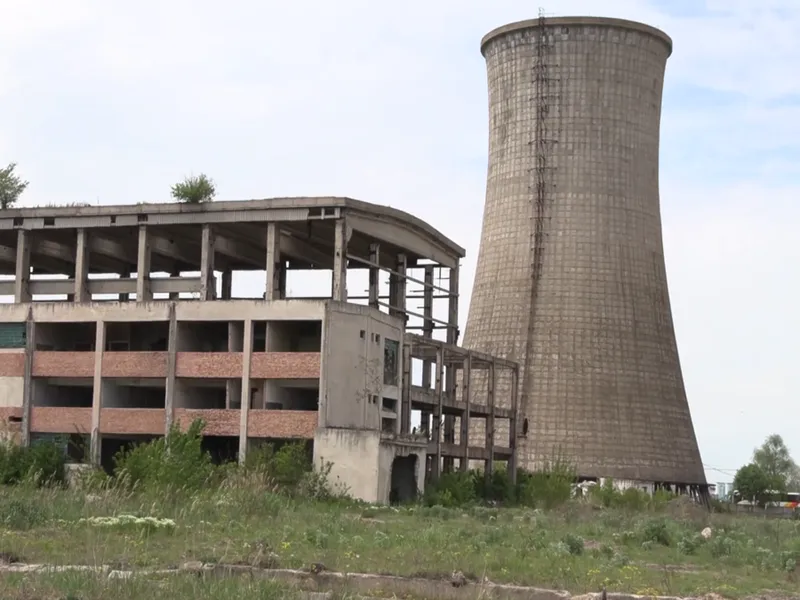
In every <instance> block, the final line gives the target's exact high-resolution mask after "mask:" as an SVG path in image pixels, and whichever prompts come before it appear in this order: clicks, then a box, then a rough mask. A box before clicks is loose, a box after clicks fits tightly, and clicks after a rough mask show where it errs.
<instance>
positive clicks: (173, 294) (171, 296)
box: [169, 269, 181, 300]
mask: <svg viewBox="0 0 800 600" xmlns="http://www.w3.org/2000/svg"><path fill="white" fill-rule="evenodd" d="M169 276H170V279H172V278H175V279H177V278H179V277H180V276H181V272H180V271H178V270H174V269H173V270H172V271H171V272H170V274H169ZM180 297H181V295H180V293H178V292H170V293H169V299H170V300H180Z"/></svg>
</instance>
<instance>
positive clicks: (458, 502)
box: [425, 471, 477, 507]
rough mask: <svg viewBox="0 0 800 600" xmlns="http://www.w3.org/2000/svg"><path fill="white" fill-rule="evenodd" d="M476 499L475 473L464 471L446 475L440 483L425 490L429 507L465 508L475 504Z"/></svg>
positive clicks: (442, 476)
mask: <svg viewBox="0 0 800 600" xmlns="http://www.w3.org/2000/svg"><path fill="white" fill-rule="evenodd" d="M476 499H477V493H476V490H475V474H474V473H465V472H463V471H453V472H451V473H444V474H442V475H441V476H440V477H439V481H437V482H436V483H434V484H432V485H430V486H426V488H425V504H426V505H427V506H437V505H438V506H445V507H455V506H464V505H467V504H471V503H473V502H475V500H476Z"/></svg>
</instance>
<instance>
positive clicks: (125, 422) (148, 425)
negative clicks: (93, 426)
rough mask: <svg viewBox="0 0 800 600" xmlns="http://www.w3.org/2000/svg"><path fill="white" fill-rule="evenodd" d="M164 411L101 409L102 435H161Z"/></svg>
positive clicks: (155, 409) (164, 418)
mask: <svg viewBox="0 0 800 600" xmlns="http://www.w3.org/2000/svg"><path fill="white" fill-rule="evenodd" d="M165 420H166V411H165V410H164V409H163V408H103V409H102V410H101V411H100V431H101V432H102V433H127V434H132V435H147V434H152V435H163V434H164V427H165V422H166V421H165Z"/></svg>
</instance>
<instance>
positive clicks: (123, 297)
mask: <svg viewBox="0 0 800 600" xmlns="http://www.w3.org/2000/svg"><path fill="white" fill-rule="evenodd" d="M117 275H119V278H120V279H128V278H129V277H130V276H131V274H130V273H128V272H126V271H122V272H121V273H117ZM130 299H131V295H130V294H128V293H127V292H122V293H121V294H119V301H120V302H129V301H130Z"/></svg>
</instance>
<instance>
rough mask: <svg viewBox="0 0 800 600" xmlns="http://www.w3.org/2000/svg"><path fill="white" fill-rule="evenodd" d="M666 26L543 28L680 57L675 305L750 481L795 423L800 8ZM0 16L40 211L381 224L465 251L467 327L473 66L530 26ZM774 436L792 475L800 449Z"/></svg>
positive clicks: (359, 4) (331, 17)
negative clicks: (222, 211) (165, 202)
mask: <svg viewBox="0 0 800 600" xmlns="http://www.w3.org/2000/svg"><path fill="white" fill-rule="evenodd" d="M671 5H672V2H671V1H670V2H662V4H661V5H660V6H659V5H656V4H654V3H648V2H646V1H645V0H622V1H618V2H606V3H604V4H603V5H602V8H600V7H599V5H598V4H597V3H596V2H595V1H593V0H592V1H590V0H561V1H559V2H558V3H555V2H553V3H550V5H549V6H546V8H547V9H548V11H554V10H557V11H558V13H559V14H598V13H600V12H602V13H603V14H604V16H614V17H622V18H629V19H634V20H642V21H645V22H648V23H651V24H653V25H655V26H658V27H662V28H663V29H664V30H665V31H667V33H669V34H670V35H671V36H672V37H673V39H674V42H675V51H674V54H673V56H672V58H671V59H670V62H669V66H668V71H667V82H666V85H667V90H666V93H667V102H666V103H665V108H664V115H663V122H664V135H663V145H664V148H663V160H662V163H663V164H662V174H663V175H662V182H663V193H662V204H663V210H664V223H665V238H666V246H667V248H666V251H667V258H668V268H669V275H670V282H671V291H672V298H673V304H674V306H675V314H676V323H677V330H678V336H679V344H680V347H681V352H682V358H683V363H684V368H685V371H686V379H687V387H688V391H689V395H690V399H691V404H692V408H693V411H694V414H695V418H696V427H697V430H698V434H699V436H700V441H701V449H702V451H703V454H704V457H705V458H706V462H708V463H709V464H716V466H724V467H736V466H738V465H739V464H740V463H741V462H743V461H744V460H746V459H747V457H748V455H749V452H750V450H751V448H752V447H753V446H754V445H756V444H757V443H759V442H760V441H761V438H763V437H764V436H765V435H766V434H767V433H770V432H771V431H772V429H775V430H779V429H780V428H781V427H783V424H784V423H791V422H792V421H791V418H794V422H795V423H796V422H798V419H797V416H798V414H797V409H796V408H795V407H796V406H797V402H796V398H795V396H793V393H792V391H793V389H794V388H796V387H797V386H796V384H797V379H796V375H794V373H795V371H796V370H795V369H794V368H793V365H791V364H790V363H789V360H790V357H791V352H792V349H793V345H792V343H791V341H790V340H791V339H792V338H793V337H796V336H797V334H798V333H800V331H798V330H800V324H798V321H797V317H796V316H795V310H794V308H793V307H792V304H791V302H790V300H791V299H792V298H793V294H794V293H796V292H797V291H798V289H800V281H798V279H797V277H796V276H794V275H792V270H793V266H792V265H793V264H797V251H796V250H795V246H794V244H793V242H792V239H793V237H792V236H793V235H794V230H795V229H796V226H797V224H798V221H800V215H799V214H798V211H797V209H795V208H794V207H793V202H794V198H796V197H797V193H798V191H799V190H798V187H800V186H798V185H797V184H794V183H793V182H792V181H791V179H790V178H791V177H792V175H797V170H796V169H797V166H796V163H795V162H793V158H794V156H792V155H790V154H787V153H786V152H787V151H788V150H793V151H794V152H795V153H796V152H797V150H798V142H797V140H798V139H800V125H799V124H800V118H798V117H800V114H798V111H800V107H798V105H797V103H796V102H795V103H794V104H792V103H791V99H792V96H795V97H796V95H797V94H798V93H799V92H800V89H799V86H800V80H798V78H797V77H795V73H796V70H797V67H796V65H797V64H798V63H800V44H798V42H797V41H796V37H795V32H796V31H798V30H800V5H798V4H797V3H796V2H793V1H792V2H790V1H788V0H786V1H779V0H770V1H768V2H756V1H755V0H754V1H752V2H746V1H744V0H739V1H734V2H720V1H716V0H714V1H708V2H706V3H705V6H706V8H707V9H708V10H707V11H705V12H704V11H701V10H699V8H698V7H695V8H696V10H693V12H692V13H691V14H690V15H685V16H681V15H677V16H674V15H672V16H671V15H670V14H668V12H665V11H669V10H670V6H671ZM665 7H666V8H665ZM0 10H2V11H3V15H4V19H3V20H2V21H0V110H2V111H3V114H4V115H10V116H11V117H13V118H8V119H4V120H3V123H2V124H1V125H0V152H2V153H3V154H2V155H0V162H4V161H7V160H16V161H18V162H19V163H20V170H21V172H22V173H23V174H24V176H25V177H26V178H28V179H30V180H31V186H30V189H29V191H28V193H27V194H26V202H28V203H31V204H35V203H44V202H53V201H64V202H74V201H86V200H88V201H91V202H94V201H95V200H97V199H99V201H100V202H103V203H116V202H135V201H138V200H143V199H146V200H148V201H151V200H156V199H166V196H167V194H168V189H169V185H170V184H171V183H172V182H174V181H175V180H176V179H178V178H180V177H181V176H182V175H184V174H187V173H190V172H198V171H206V172H208V173H209V174H211V175H212V176H213V177H214V178H215V179H216V180H217V182H218V184H219V187H220V193H221V195H222V196H224V197H229V198H247V197H266V196H273V195H296V194H342V195H349V196H353V197H357V198H361V199H364V200H368V201H372V202H377V203H383V204H391V205H393V206H395V207H398V208H403V209H405V210H408V211H409V212H413V213H415V214H417V215H418V216H420V217H421V218H423V219H425V220H427V221H429V222H431V223H432V224H434V225H435V226H436V227H438V228H439V229H441V230H442V231H443V232H444V233H446V234H447V235H449V236H450V237H452V238H454V239H455V240H456V241H458V242H459V243H461V245H463V246H465V247H466V248H467V249H468V253H469V255H468V259H467V260H466V262H465V265H464V274H463V278H462V281H463V283H462V295H463V301H462V315H464V317H465V316H466V308H467V303H468V300H469V289H470V285H471V279H472V275H473V272H474V263H475V259H476V254H477V244H478V237H479V233H480V224H481V217H482V206H483V197H484V185H485V168H486V150H487V141H486V137H487V107H486V82H485V70H484V69H485V67H484V63H483V59H482V57H481V56H480V53H479V49H478V44H479V41H480V38H481V36H483V35H484V34H485V33H487V32H488V31H489V30H490V29H492V28H494V27H496V26H498V25H501V24H504V23H506V22H509V21H514V20H519V19H524V18H532V17H535V16H536V14H535V13H536V6H535V5H531V4H530V3H529V2H522V1H520V0H516V1H515V0H497V1H494V2H485V1H482V0H466V1H457V0H439V1H437V2H430V1H428V2H422V1H421V0H409V1H408V2H406V3H404V4H403V5H402V7H398V6H394V5H392V6H390V5H388V4H381V3H375V2H371V1H367V0H349V1H347V0H342V1H340V2H335V3H334V2H322V1H314V0H298V1H296V2H290V3H285V2H277V1H268V2H255V1H248V0H233V1H231V2H229V3H226V4H225V5H223V4H220V3H216V2H215V3H212V2H211V1H210V0H194V1H192V2H190V1H189V0H175V1H173V2H169V3H166V2H156V1H155V0H142V1H141V2H137V3H123V2H120V1H118V0H117V1H111V0H110V1H108V2H105V3H90V2H88V1H84V2H70V3H56V2H43V1H39V2H33V1H29V2H23V3H20V2H12V1H11V0H0ZM692 92H694V93H695V95H692ZM697 94H700V96H698V95H697ZM701 99H702V103H701V102H700V100H701ZM720 99H724V100H725V102H724V103H723V104H722V105H720V104H719V103H718V102H719V100H720ZM712 100H713V102H712ZM795 156H796V154H795ZM795 179H796V178H795ZM721 180H724V184H723V183H719V181H721ZM723 407H724V408H723ZM754 407H757V408H754ZM780 433H783V434H784V436H785V437H786V439H787V443H789V444H790V445H793V446H794V447H796V448H798V452H800V438H797V433H796V428H794V430H792V431H787V430H783V431H780ZM729 434H730V435H729ZM792 436H795V437H794V438H792Z"/></svg>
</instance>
